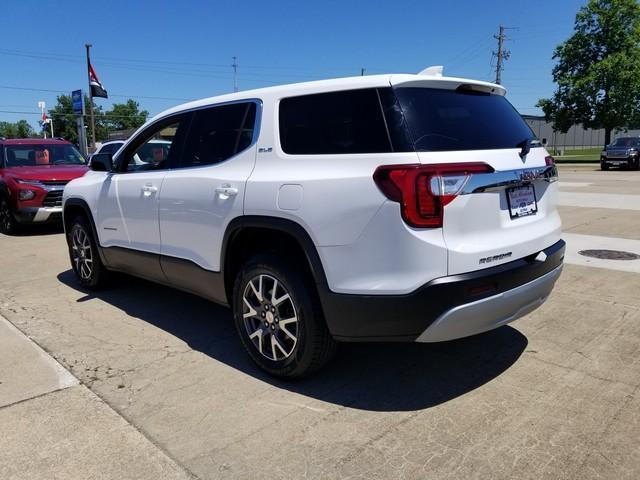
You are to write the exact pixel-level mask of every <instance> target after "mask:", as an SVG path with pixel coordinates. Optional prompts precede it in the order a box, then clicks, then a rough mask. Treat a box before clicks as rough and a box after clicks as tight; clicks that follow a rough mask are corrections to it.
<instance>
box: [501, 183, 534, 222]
mask: <svg viewBox="0 0 640 480" xmlns="http://www.w3.org/2000/svg"><path fill="white" fill-rule="evenodd" d="M507 203H508V204H509V215H511V218H519V217H528V216H529V215H535V214H536V212H537V211H538V203H537V202H536V191H535V190H534V188H533V185H523V186H522V187H513V188H508V189H507Z"/></svg>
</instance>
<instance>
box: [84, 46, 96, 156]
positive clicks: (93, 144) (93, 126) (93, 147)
mask: <svg viewBox="0 0 640 480" xmlns="http://www.w3.org/2000/svg"><path fill="white" fill-rule="evenodd" d="M84 46H85V48H86V49H87V79H88V81H89V115H90V116H91V153H93V152H95V150H96V120H95V117H94V115H93V91H92V90H91V75H90V74H89V65H91V59H90V58H89V49H90V48H91V44H90V43H85V44H84ZM83 101H84V99H83Z"/></svg>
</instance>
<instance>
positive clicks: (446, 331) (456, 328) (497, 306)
mask: <svg viewBox="0 0 640 480" xmlns="http://www.w3.org/2000/svg"><path fill="white" fill-rule="evenodd" d="M561 272H562V265H560V266H558V267H556V268H555V269H554V270H551V271H550V272H549V273H546V274H545V275H543V276H541V277H539V278H536V279H535V280H533V281H531V282H529V283H525V284H524V285H521V286H519V287H516V288H514V289H512V290H507V291H506V292H503V293H500V294H498V295H494V296H492V297H487V298H483V299H481V300H477V301H475V302H471V303H466V304H463V305H460V306H458V307H454V308H452V309H451V310H448V311H446V312H444V313H443V314H442V315H440V316H439V317H438V318H437V319H436V321H435V322H433V323H432V324H431V325H430V326H429V327H428V328H427V329H426V330H425V331H424V332H422V334H420V336H419V337H418V338H416V342H443V341H446V340H453V339H455V338H462V337H468V336H469V335H475V334H477V333H482V332H486V331H488V330H493V329H494V328H498V327H500V326H501V325H506V324H507V323H509V322H512V321H514V320H516V319H518V318H520V317H523V316H525V315H526V314H527V313H530V312H532V311H533V310H535V309H536V308H538V307H539V306H540V305H542V304H543V303H544V302H545V300H546V299H547V297H548V296H549V294H550V293H551V290H553V286H554V285H555V283H556V280H558V278H559V277H560V273H561Z"/></svg>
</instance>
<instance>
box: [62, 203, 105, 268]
mask: <svg viewBox="0 0 640 480" xmlns="http://www.w3.org/2000/svg"><path fill="white" fill-rule="evenodd" d="M78 215H83V216H84V217H86V219H87V220H88V221H89V225H90V226H91V234H92V235H93V238H94V239H95V242H96V246H97V248H98V254H99V255H100V260H101V261H102V263H103V264H104V265H105V266H107V265H108V264H107V262H106V259H105V256H104V252H103V251H102V247H101V246H100V237H99V236H98V230H97V229H96V224H95V221H94V220H93V214H92V213H91V208H89V204H88V203H87V202H86V201H85V200H83V199H81V198H68V199H67V200H66V201H65V202H64V207H63V209H62V225H63V226H64V232H65V235H66V236H67V237H68V235H69V232H70V230H71V222H72V221H73V219H74V218H75V217H77V216H78Z"/></svg>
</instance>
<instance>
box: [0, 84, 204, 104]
mask: <svg viewBox="0 0 640 480" xmlns="http://www.w3.org/2000/svg"><path fill="white" fill-rule="evenodd" d="M0 88H4V89H8V90H25V91H28V92H47V93H63V94H70V93H71V92H69V91H68V90H51V89H47V88H31V87H16V86H14V85H0ZM109 95H110V96H111V97H118V98H131V99H136V98H142V99H147V100H178V101H191V100H195V99H193V98H180V97H153V96H147V95H125V94H123V93H120V94H118V93H110V94H109Z"/></svg>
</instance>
